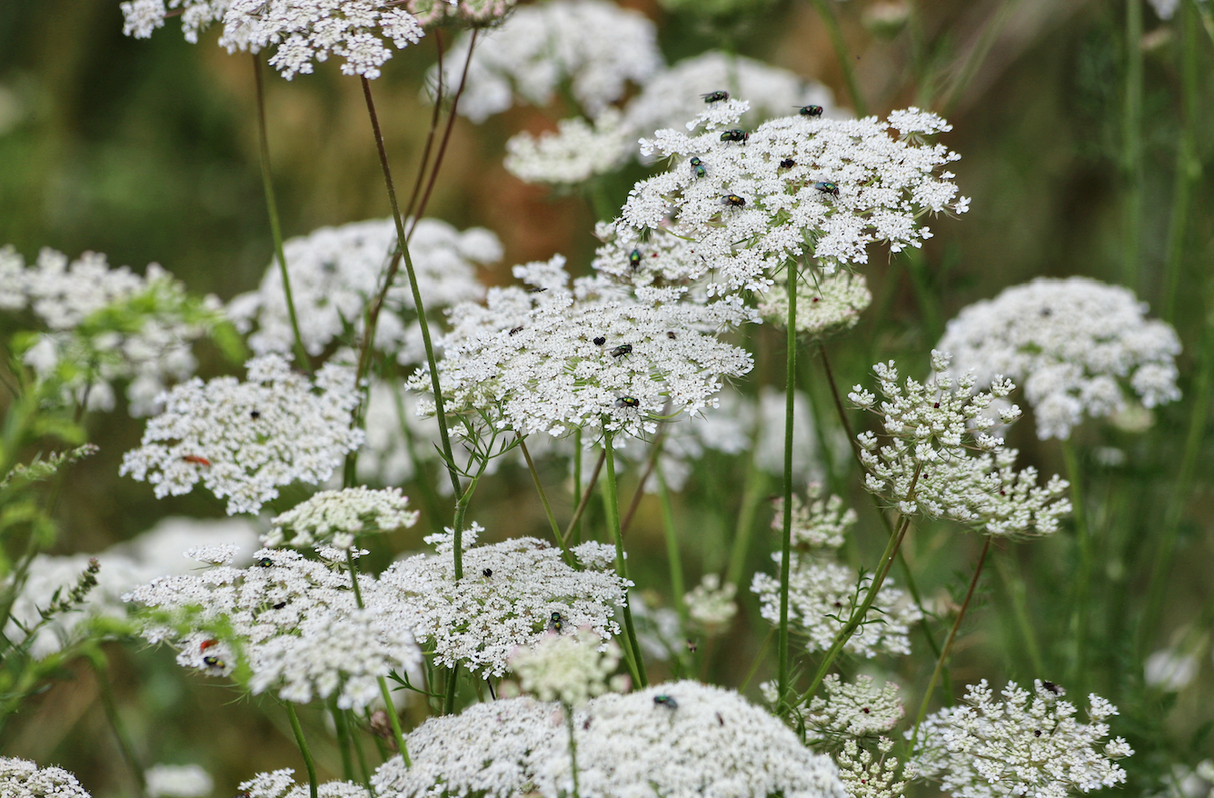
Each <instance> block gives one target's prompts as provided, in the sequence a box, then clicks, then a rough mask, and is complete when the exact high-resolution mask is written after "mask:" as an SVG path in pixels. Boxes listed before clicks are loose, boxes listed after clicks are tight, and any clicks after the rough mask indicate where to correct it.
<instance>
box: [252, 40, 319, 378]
mask: <svg viewBox="0 0 1214 798" xmlns="http://www.w3.org/2000/svg"><path fill="white" fill-rule="evenodd" d="M252 58H253V82H254V83H255V84H256V85H257V131H258V134H259V139H260V152H261V185H262V188H263V189H265V194H266V212H267V213H268V214H269V215H270V235H271V237H273V239H274V256H275V257H276V258H277V259H278V271H279V274H281V275H282V292H283V294H284V295H286V298H287V316H288V317H289V318H290V319H291V335H292V336H294V338H295V359H296V360H297V361H298V362H299V367H300V368H301V369H304V370H306V371H309V372H310V371H311V370H312V363H311V362H310V361H309V360H308V350H306V349H304V345H303V335H302V334H300V332H299V319H298V317H297V316H296V315H295V300H294V298H292V296H291V275H290V274H288V273H287V256H286V254H284V251H283V246H282V226H281V225H280V224H279V222H278V202H277V201H276V200H275V199H274V180H273V178H271V177H270V137H269V135H268V133H267V131H266V98H265V91H264V89H263V87H262V79H261V57H260V56H258V55H257V54H256V53H254V54H253V55H252Z"/></svg>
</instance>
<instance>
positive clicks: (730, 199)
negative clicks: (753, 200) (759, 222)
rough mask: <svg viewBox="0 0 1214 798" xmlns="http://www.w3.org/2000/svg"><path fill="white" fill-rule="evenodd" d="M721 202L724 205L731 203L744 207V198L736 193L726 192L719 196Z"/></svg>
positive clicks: (734, 205)
mask: <svg viewBox="0 0 1214 798" xmlns="http://www.w3.org/2000/svg"><path fill="white" fill-rule="evenodd" d="M721 202H722V203H724V204H725V205H732V206H733V207H735V208H745V207H746V200H745V199H744V198H742V197H739V196H738V195H737V194H726V195H725V196H724V197H721Z"/></svg>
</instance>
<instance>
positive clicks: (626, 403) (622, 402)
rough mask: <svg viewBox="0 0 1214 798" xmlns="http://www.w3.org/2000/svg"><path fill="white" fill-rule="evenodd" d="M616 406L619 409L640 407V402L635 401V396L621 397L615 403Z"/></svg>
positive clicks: (638, 400)
mask: <svg viewBox="0 0 1214 798" xmlns="http://www.w3.org/2000/svg"><path fill="white" fill-rule="evenodd" d="M616 404H617V405H619V406H620V407H640V406H641V400H640V399H637V398H636V397H635V396H621V397H620V398H619V399H618V400H617V401H616Z"/></svg>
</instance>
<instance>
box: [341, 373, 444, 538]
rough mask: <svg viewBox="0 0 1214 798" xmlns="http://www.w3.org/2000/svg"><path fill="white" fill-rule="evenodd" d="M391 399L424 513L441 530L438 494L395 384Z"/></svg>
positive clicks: (436, 528)
mask: <svg viewBox="0 0 1214 798" xmlns="http://www.w3.org/2000/svg"><path fill="white" fill-rule="evenodd" d="M392 401H393V403H394V404H395V406H396V423H397V425H398V426H399V427H400V436H401V440H402V441H403V443H404V445H405V453H406V454H408V455H409V462H410V463H411V464H412V465H413V481H414V483H415V484H416V485H417V489H418V490H419V491H420V492H421V495H422V502H423V503H424V504H425V505H426V514H427V515H429V516H430V523H431V526H432V527H433V528H434V531H435V532H442V531H443V523H442V521H441V520H439V499H438V494H437V493H436V492H435V490H434V486H433V485H431V484H430V479H429V475H428V474H427V473H426V468H425V464H424V463H423V462H422V460H421V458H420V457H418V456H417V447H416V446H414V445H413V434H412V433H411V432H409V422H408V411H407V410H406V409H405V402H404V399H403V398H402V397H401V394H400V391H399V390H397V388H396V387H395V386H394V387H393V388H392ZM352 486H353V485H352V484H351V485H346V487H352Z"/></svg>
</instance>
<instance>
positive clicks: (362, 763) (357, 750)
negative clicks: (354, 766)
mask: <svg viewBox="0 0 1214 798" xmlns="http://www.w3.org/2000/svg"><path fill="white" fill-rule="evenodd" d="M342 714H343V715H345V718H346V728H349V727H350V710H348V709H343V710H342ZM375 739H376V742H378V741H379V738H378V737H376V738H375ZM350 744H351V746H352V747H353V748H354V756H355V758H357V759H358V770H359V772H360V773H362V774H363V779H362V783H363V784H366V785H368V791H370V784H371V769H370V768H368V767H367V757H366V755H364V754H363V747H362V745H361V744H360V743H359V742H358V735H357V734H352V735H350Z"/></svg>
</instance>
